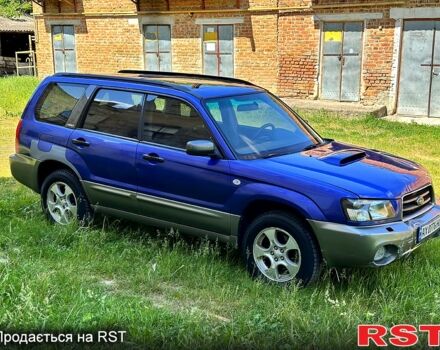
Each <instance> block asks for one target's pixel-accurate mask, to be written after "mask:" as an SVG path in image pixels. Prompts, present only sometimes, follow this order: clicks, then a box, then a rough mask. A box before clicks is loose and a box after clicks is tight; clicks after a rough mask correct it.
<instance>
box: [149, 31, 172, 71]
mask: <svg viewBox="0 0 440 350" xmlns="http://www.w3.org/2000/svg"><path fill="white" fill-rule="evenodd" d="M148 26H155V27H156V41H157V50H156V51H147V46H146V43H145V41H146V37H145V30H146V28H147V27H148ZM161 26H163V27H168V28H169V29H170V50H169V51H161V50H160V47H159V39H158V38H159V35H158V34H159V27H161ZM172 29H173V28H172V26H171V24H166V23H143V24H142V40H143V56H144V67H145V69H146V70H150V71H154V72H167V71H163V70H161V64H160V59H159V60H158V69H157V70H154V69H152V68H151V67H148V64H147V59H146V54H147V53H156V54H158V55H160V54H161V53H167V54H169V55H170V70H169V71H170V72H172V71H173V40H172V39H173V32H172ZM159 57H160V56H159Z"/></svg>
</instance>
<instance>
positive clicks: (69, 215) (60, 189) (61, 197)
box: [46, 181, 78, 225]
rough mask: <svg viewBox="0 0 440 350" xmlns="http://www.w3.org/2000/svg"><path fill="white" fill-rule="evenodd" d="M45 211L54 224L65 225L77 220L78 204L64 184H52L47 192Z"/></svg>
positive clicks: (59, 182) (67, 186)
mask: <svg viewBox="0 0 440 350" xmlns="http://www.w3.org/2000/svg"><path fill="white" fill-rule="evenodd" d="M46 204H47V209H48V210H49V213H50V215H51V217H52V218H53V219H54V221H55V222H57V223H58V224H61V225H67V224H69V223H71V222H72V221H74V220H76V219H77V213H78V202H77V198H76V196H75V193H74V192H73V190H72V189H71V188H70V186H69V185H67V184H66V183H64V182H61V181H58V182H54V183H53V184H52V185H51V186H50V187H49V190H48V191H47V199H46Z"/></svg>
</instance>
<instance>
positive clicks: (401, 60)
mask: <svg viewBox="0 0 440 350" xmlns="http://www.w3.org/2000/svg"><path fill="white" fill-rule="evenodd" d="M416 21H420V22H428V21H439V22H440V18H403V19H402V25H401V28H400V45H399V46H400V47H399V62H398V65H399V69H398V72H397V82H396V83H397V84H396V85H397V89H396V105H395V112H396V114H397V111H398V110H399V102H400V78H401V72H402V63H403V45H404V44H405V42H404V34H405V23H406V22H416ZM435 39H436V30H434V38H433V42H432V53H431V59H432V60H433V59H434V54H435ZM433 70H434V67H433V66H432V67H431V77H430V81H429V101H428V114H427V115H426V116H423V117H426V118H437V117H431V95H432V91H431V89H432V73H433Z"/></svg>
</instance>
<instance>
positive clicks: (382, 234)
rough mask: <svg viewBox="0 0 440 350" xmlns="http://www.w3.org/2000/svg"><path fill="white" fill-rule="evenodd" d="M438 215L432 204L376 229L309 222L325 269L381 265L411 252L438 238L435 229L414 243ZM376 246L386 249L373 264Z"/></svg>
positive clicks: (439, 214)
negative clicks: (409, 217) (425, 226)
mask: <svg viewBox="0 0 440 350" xmlns="http://www.w3.org/2000/svg"><path fill="white" fill-rule="evenodd" d="M438 216H440V205H434V206H433V207H432V208H431V209H429V210H428V211H427V212H425V213H424V214H422V215H420V216H417V217H415V218H413V219H410V220H408V221H398V222H392V223H389V224H383V225H376V226H349V225H343V224H337V223H332V222H323V221H314V220H309V223H310V225H311V226H312V228H313V231H314V232H315V235H316V238H317V239H318V242H319V245H320V247H321V252H322V255H323V258H324V259H325V261H326V262H327V264H328V265H329V266H338V267H350V266H384V265H388V264H390V263H392V262H393V261H395V260H396V259H398V258H400V257H402V256H405V255H407V254H409V253H411V252H412V251H413V250H414V249H416V248H418V247H419V246H420V245H421V244H423V243H424V242H426V241H427V240H429V239H430V238H433V237H438V236H439V235H440V230H437V232H435V233H434V234H432V235H431V236H430V237H428V238H426V239H424V240H422V241H421V242H420V243H417V233H418V229H419V227H421V226H424V225H426V224H428V223H430V222H432V221H433V220H434V219H435V218H437V217H438ZM380 247H384V248H386V252H387V254H386V256H385V258H383V259H381V260H379V261H375V260H374V256H375V254H376V252H377V251H378V249H379V248H380Z"/></svg>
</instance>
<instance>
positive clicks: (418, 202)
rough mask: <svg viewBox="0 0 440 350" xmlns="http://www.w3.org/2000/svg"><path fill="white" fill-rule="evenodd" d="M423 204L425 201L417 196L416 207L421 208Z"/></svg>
mask: <svg viewBox="0 0 440 350" xmlns="http://www.w3.org/2000/svg"><path fill="white" fill-rule="evenodd" d="M424 202H425V200H424V199H423V197H422V196H419V197H418V198H417V201H416V203H417V205H418V206H419V207H421V206H422V205H423V203H424Z"/></svg>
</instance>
